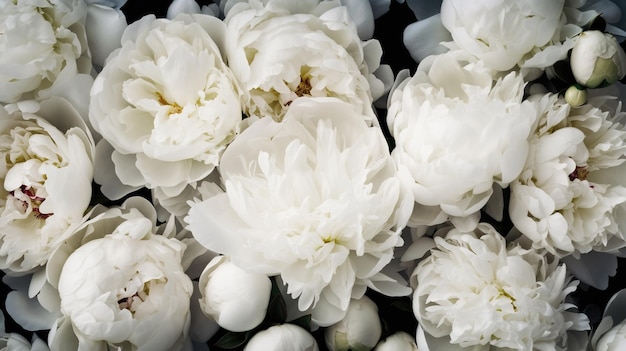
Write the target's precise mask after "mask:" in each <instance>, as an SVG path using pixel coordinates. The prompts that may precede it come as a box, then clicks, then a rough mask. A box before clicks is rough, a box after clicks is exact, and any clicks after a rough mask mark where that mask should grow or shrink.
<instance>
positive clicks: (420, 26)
mask: <svg viewBox="0 0 626 351" xmlns="http://www.w3.org/2000/svg"><path fill="white" fill-rule="evenodd" d="M451 40H452V36H451V35H450V32H448V30H447V29H446V28H445V27H444V26H443V24H441V16H440V15H435V16H432V17H428V18H426V19H423V20H421V21H417V22H415V23H412V24H410V25H408V26H407V27H406V28H405V29H404V34H403V37H402V41H403V42H404V46H405V47H406V48H407V50H408V51H409V53H410V54H411V57H412V58H413V60H415V61H416V62H420V61H422V60H423V59H425V58H426V57H427V56H429V55H436V54H440V53H443V52H446V51H447V50H448V49H447V48H445V47H444V46H442V45H439V44H440V43H441V42H448V41H451Z"/></svg>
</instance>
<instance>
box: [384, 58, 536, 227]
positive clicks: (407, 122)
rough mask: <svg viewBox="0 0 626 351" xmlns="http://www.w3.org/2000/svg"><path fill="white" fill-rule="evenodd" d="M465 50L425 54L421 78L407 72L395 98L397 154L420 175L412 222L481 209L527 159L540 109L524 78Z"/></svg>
mask: <svg viewBox="0 0 626 351" xmlns="http://www.w3.org/2000/svg"><path fill="white" fill-rule="evenodd" d="M463 55H464V53H463V52H461V51H451V52H448V53H446V54H442V55H439V56H431V57H430V59H429V60H426V61H422V63H421V64H420V66H419V67H418V70H417V71H416V73H415V74H414V76H413V77H410V78H406V79H404V78H403V76H402V75H399V77H398V80H397V82H396V84H398V86H397V88H396V89H395V90H393V91H392V92H391V95H390V97H389V109H388V114H387V124H388V125H389V130H390V132H391V134H392V136H393V138H394V139H395V144H396V146H395V149H394V150H393V152H392V156H393V157H394V159H395V160H396V162H397V163H398V167H399V168H400V170H402V171H406V173H407V174H409V175H410V177H411V178H412V180H411V182H412V183H413V184H412V189H411V190H412V192H413V195H414V197H415V201H416V203H417V204H416V207H415V210H414V215H413V217H412V221H411V222H412V225H424V224H426V225H432V224H437V223H442V222H444V221H446V220H447V219H448V218H449V217H451V218H452V217H454V218H463V217H468V216H474V215H475V214H477V212H478V211H479V210H480V209H481V208H482V207H483V206H484V205H485V204H486V203H487V201H488V200H489V198H490V196H491V194H492V192H493V190H492V189H493V185H494V183H495V184H498V185H500V186H502V187H506V186H507V185H508V183H509V182H511V181H513V180H515V179H516V178H517V176H518V175H519V172H520V171H521V170H522V167H523V165H524V162H525V161H526V156H527V152H528V141H527V138H528V135H529V133H530V131H531V128H532V125H533V123H534V122H535V119H536V115H537V113H536V111H535V108H534V106H533V105H532V104H531V103H529V102H523V101H522V99H523V94H524V80H523V78H522V77H521V76H520V75H517V74H515V73H510V74H508V75H506V76H505V77H504V78H501V79H498V80H497V81H493V80H492V77H491V75H490V74H489V73H488V70H487V69H486V68H484V67H483V66H482V65H481V64H480V62H472V61H471V60H469V61H468V60H466V58H464V57H463ZM403 79H404V80H403ZM474 220H475V219H474Z"/></svg>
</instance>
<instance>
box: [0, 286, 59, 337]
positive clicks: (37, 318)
mask: <svg viewBox="0 0 626 351" xmlns="http://www.w3.org/2000/svg"><path fill="white" fill-rule="evenodd" d="M5 302H6V309H7V313H8V314H9V315H10V316H11V318H13V319H14V320H15V321H16V322H17V324H19V325H20V326H21V327H22V328H24V329H26V330H28V331H36V330H46V329H50V327H51V326H52V325H53V324H54V321H55V320H56V318H57V317H58V316H57V315H56V314H53V313H50V312H48V311H46V310H45V309H44V308H43V307H41V305H40V304H39V303H38V302H37V300H36V299H29V298H28V296H27V295H26V292H25V291H11V292H10V293H9V294H8V295H7V298H6V301H5Z"/></svg>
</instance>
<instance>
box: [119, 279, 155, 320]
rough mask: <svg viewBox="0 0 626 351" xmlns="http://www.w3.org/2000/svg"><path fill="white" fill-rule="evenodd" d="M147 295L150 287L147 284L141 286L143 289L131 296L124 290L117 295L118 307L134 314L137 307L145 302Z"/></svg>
mask: <svg viewBox="0 0 626 351" xmlns="http://www.w3.org/2000/svg"><path fill="white" fill-rule="evenodd" d="M149 293H150V286H149V285H148V283H147V282H146V283H144V284H143V287H142V288H141V289H140V290H138V291H135V292H134V293H132V294H129V291H128V290H127V289H124V290H123V291H121V293H118V299H117V304H118V305H119V307H120V310H124V309H126V310H129V311H130V312H132V313H135V311H136V310H137V307H138V305H139V304H141V303H142V302H144V301H146V299H147V298H148V294H149Z"/></svg>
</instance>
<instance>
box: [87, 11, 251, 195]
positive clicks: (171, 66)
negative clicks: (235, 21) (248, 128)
mask: <svg viewBox="0 0 626 351" xmlns="http://www.w3.org/2000/svg"><path fill="white" fill-rule="evenodd" d="M224 30H225V29H224V27H223V23H222V22H221V21H219V20H218V19H216V18H214V17H211V16H208V15H193V16H187V15H181V16H179V17H177V18H176V19H174V20H171V21H170V20H166V19H155V18H154V16H147V17H144V18H143V19H141V20H139V21H137V22H134V23H133V24H132V25H130V26H129V27H128V28H127V29H126V30H125V32H124V35H123V38H122V43H123V45H122V47H121V48H120V49H118V50H116V51H114V52H113V53H112V54H111V55H110V56H109V59H108V61H107V63H106V64H105V66H104V68H103V70H102V72H100V74H99V75H98V77H97V78H96V81H95V82H94V86H93V89H92V90H91V104H90V113H89V118H90V120H91V123H92V124H93V126H94V128H95V129H96V130H97V131H98V132H99V133H100V134H101V135H102V136H103V138H104V140H106V142H108V143H110V144H111V145H112V146H113V148H114V151H113V154H112V156H110V157H112V159H113V163H114V164H115V171H116V174H117V176H118V177H119V179H120V180H121V182H122V183H123V184H125V185H129V186H135V187H143V186H146V187H148V188H150V189H154V188H159V189H160V190H162V191H161V192H160V193H162V194H163V196H164V197H166V198H167V197H168V196H171V197H173V196H176V195H179V194H180V193H181V192H183V191H184V190H185V188H186V187H187V186H194V184H195V182H197V181H198V180H201V179H202V178H204V177H206V176H207V175H208V174H210V173H211V172H212V171H213V169H214V168H215V166H216V165H217V164H218V163H219V159H220V156H221V153H222V152H223V151H224V149H225V148H226V145H228V143H229V142H230V141H232V139H233V138H234V136H235V134H236V132H237V128H238V124H239V122H240V121H241V103H240V100H239V92H238V89H237V86H236V84H235V83H234V80H233V78H232V75H231V73H230V70H229V69H228V67H227V66H226V64H225V63H224V61H223V59H222V55H221V51H220V48H219V46H218V45H217V44H216V42H221V40H223V35H224ZM111 87H116V88H114V89H113V88H111Z"/></svg>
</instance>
